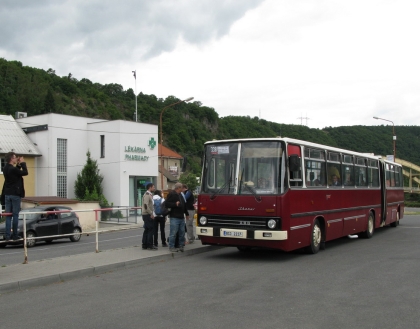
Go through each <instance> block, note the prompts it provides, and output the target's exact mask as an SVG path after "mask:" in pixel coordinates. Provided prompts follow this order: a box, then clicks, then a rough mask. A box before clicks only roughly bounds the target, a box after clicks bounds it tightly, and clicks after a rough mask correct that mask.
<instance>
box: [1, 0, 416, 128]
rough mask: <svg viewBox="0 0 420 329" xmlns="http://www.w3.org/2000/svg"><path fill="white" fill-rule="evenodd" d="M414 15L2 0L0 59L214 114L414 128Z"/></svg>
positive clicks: (409, 2)
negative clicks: (194, 104) (185, 102)
mask: <svg viewBox="0 0 420 329" xmlns="http://www.w3.org/2000/svg"><path fill="white" fill-rule="evenodd" d="M419 16H420V1H418V0H396V1H394V0H351V1H348V0H199V1H197V0H195V1H194V0H121V1H111V0H88V1H86V0H67V1H56V0H36V1H32V0H2V1H1V6H0V22H1V24H0V57H3V58H5V59H7V60H19V61H21V62H22V63H23V65H25V66H31V67H36V68H42V69H45V70H47V69H49V68H52V69H54V70H55V71H56V74H57V75H60V76H64V75H68V73H70V72H71V73H72V75H73V77H75V78H76V79H82V78H87V79H89V80H91V81H92V82H99V83H101V84H107V83H118V84H121V85H122V86H123V87H124V89H128V88H133V89H135V88H136V90H137V92H143V93H145V94H154V95H156V96H157V97H159V98H166V97H167V96H169V95H174V96H176V97H178V98H180V99H185V98H188V97H194V100H196V101H200V102H201V103H203V105H205V106H209V107H212V108H214V109H215V110H216V112H217V113H218V114H219V116H220V117H224V116H229V115H248V116H251V117H255V116H257V117H261V118H262V119H265V120H269V121H274V122H277V123H285V124H305V125H306V124H307V125H308V126H309V127H311V128H323V127H328V126H333V127H334V126H345V125H378V124H388V123H387V122H386V121H379V120H374V119H373V118H372V117H373V116H378V117H381V118H384V119H388V120H391V121H393V122H394V123H395V125H419V124H420V110H419V109H420V51H419V49H420V45H419V44H420V43H419V36H418V34H419V32H420V19H419ZM133 70H136V71H137V83H135V80H134V77H133V75H132V73H131V71H133ZM140 119H141V118H140Z"/></svg>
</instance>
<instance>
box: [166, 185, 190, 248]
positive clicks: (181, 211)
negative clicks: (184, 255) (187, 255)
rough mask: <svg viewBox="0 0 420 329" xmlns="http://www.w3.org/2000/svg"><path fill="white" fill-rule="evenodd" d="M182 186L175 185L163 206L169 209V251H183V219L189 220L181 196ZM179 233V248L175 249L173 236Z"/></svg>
mask: <svg viewBox="0 0 420 329" xmlns="http://www.w3.org/2000/svg"><path fill="white" fill-rule="evenodd" d="M181 192H182V184H181V183H176V184H175V186H174V189H173V190H172V191H171V192H170V193H169V194H168V197H167V198H166V201H165V204H166V207H167V208H171V211H170V212H169V220H170V231H169V251H171V252H177V251H178V250H179V251H182V252H183V251H184V245H185V219H184V218H185V217H186V218H187V219H189V215H188V210H187V207H186V205H185V200H184V198H183V197H182V195H181ZM177 233H179V248H178V249H177V248H175V236H176V234H177Z"/></svg>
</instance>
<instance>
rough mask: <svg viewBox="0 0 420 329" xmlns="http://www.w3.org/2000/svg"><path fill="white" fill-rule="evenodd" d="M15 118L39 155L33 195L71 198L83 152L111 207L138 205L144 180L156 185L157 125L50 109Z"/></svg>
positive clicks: (84, 158) (83, 158)
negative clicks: (92, 163) (100, 179)
mask: <svg viewBox="0 0 420 329" xmlns="http://www.w3.org/2000/svg"><path fill="white" fill-rule="evenodd" d="M16 121H17V122H18V123H19V125H20V126H21V127H22V129H23V130H25V131H26V133H27V135H28V137H29V138H30V140H31V141H32V142H33V143H34V144H35V145H36V146H37V148H38V150H39V151H40V153H41V154H42V156H41V157H39V158H36V160H35V161H36V164H35V168H36V169H35V170H36V175H35V186H36V188H35V195H37V196H59V197H64V198H75V194H74V182H75V181H76V178H77V174H78V173H80V172H81V171H82V169H83V167H84V166H85V164H86V160H87V156H86V153H87V152H88V151H89V152H90V154H91V158H92V159H93V160H96V161H97V163H98V168H99V170H100V174H101V175H102V176H103V177H104V180H103V182H102V186H103V194H104V195H105V197H106V199H107V200H108V201H109V203H113V204H114V206H140V203H141V196H142V195H143V193H144V191H145V185H146V183H147V182H152V183H154V184H155V185H156V184H157V177H158V147H157V146H158V126H157V125H151V124H144V123H137V122H130V121H122V120H115V121H108V120H103V119H91V118H84V117H76V116H69V115H62V114H55V113H49V114H42V115H36V116H29V117H25V118H18V119H16Z"/></svg>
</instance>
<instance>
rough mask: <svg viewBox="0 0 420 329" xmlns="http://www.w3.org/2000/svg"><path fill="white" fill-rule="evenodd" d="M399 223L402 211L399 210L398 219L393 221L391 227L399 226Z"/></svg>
mask: <svg viewBox="0 0 420 329" xmlns="http://www.w3.org/2000/svg"><path fill="white" fill-rule="evenodd" d="M398 225H400V213H399V212H398V211H397V219H396V221H395V222H392V223H391V227H397V226H398Z"/></svg>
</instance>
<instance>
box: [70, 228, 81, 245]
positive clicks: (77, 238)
mask: <svg viewBox="0 0 420 329" xmlns="http://www.w3.org/2000/svg"><path fill="white" fill-rule="evenodd" d="M73 233H74V235H72V236H71V237H70V241H71V242H78V241H80V238H81V237H82V231H81V230H80V228H78V227H75V228H74V229H73Z"/></svg>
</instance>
